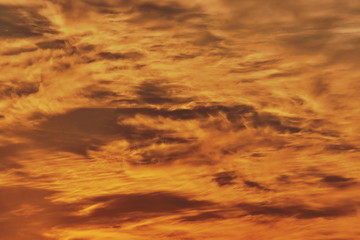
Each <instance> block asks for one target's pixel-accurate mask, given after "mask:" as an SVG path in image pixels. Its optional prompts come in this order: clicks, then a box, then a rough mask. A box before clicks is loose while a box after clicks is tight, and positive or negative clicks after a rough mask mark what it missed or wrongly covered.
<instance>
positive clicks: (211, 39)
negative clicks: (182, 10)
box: [194, 31, 224, 46]
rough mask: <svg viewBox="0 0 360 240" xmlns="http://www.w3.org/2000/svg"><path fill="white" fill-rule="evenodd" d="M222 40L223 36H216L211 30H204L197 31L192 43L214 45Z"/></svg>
mask: <svg viewBox="0 0 360 240" xmlns="http://www.w3.org/2000/svg"><path fill="white" fill-rule="evenodd" d="M223 40H224V39H223V38H221V37H219V36H216V35H214V34H213V33H211V32H208V31H204V32H199V33H197V35H196V37H195V41H194V44H195V45H197V46H207V45H215V44H218V43H220V42H221V41H223Z"/></svg>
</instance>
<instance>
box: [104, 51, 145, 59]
mask: <svg viewBox="0 0 360 240" xmlns="http://www.w3.org/2000/svg"><path fill="white" fill-rule="evenodd" d="M98 56H99V57H101V58H103V59H106V60H126V59H131V60H138V59H141V58H143V57H144V54H142V53H139V52H126V53H113V52H100V53H98Z"/></svg>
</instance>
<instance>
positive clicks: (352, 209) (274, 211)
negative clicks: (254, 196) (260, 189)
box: [237, 203, 358, 219]
mask: <svg viewBox="0 0 360 240" xmlns="http://www.w3.org/2000/svg"><path fill="white" fill-rule="evenodd" d="M237 207H239V208H240V209H242V210H243V211H245V212H246V213H247V214H249V215H266V216H274V217H294V218H299V219H311V218H336V217H344V216H350V215H354V214H356V212H357V207H358V204H355V203H341V204H338V205H334V206H330V207H327V206H326V207H320V208H314V207H310V206H306V205H288V206H278V205H271V204H266V203H241V204H239V205H237Z"/></svg>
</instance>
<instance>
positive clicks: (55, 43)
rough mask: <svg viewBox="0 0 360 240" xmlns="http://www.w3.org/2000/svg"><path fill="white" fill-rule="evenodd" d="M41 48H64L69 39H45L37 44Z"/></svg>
mask: <svg viewBox="0 0 360 240" xmlns="http://www.w3.org/2000/svg"><path fill="white" fill-rule="evenodd" d="M36 45H37V46H38V47H39V48H41V49H63V48H65V47H66V46H67V45H69V43H68V41H66V40H62V39H56V40H52V41H44V42H39V43H37V44H36Z"/></svg>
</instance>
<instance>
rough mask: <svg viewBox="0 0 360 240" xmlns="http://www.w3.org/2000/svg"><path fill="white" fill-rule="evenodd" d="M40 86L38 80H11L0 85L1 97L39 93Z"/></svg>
mask: <svg viewBox="0 0 360 240" xmlns="http://www.w3.org/2000/svg"><path fill="white" fill-rule="evenodd" d="M39 88H40V83H38V82H22V81H9V82H8V83H4V84H2V85H0V92H1V93H0V98H6V97H15V96H18V97H23V96H28V95H31V94H35V93H37V92H38V91H39Z"/></svg>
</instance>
